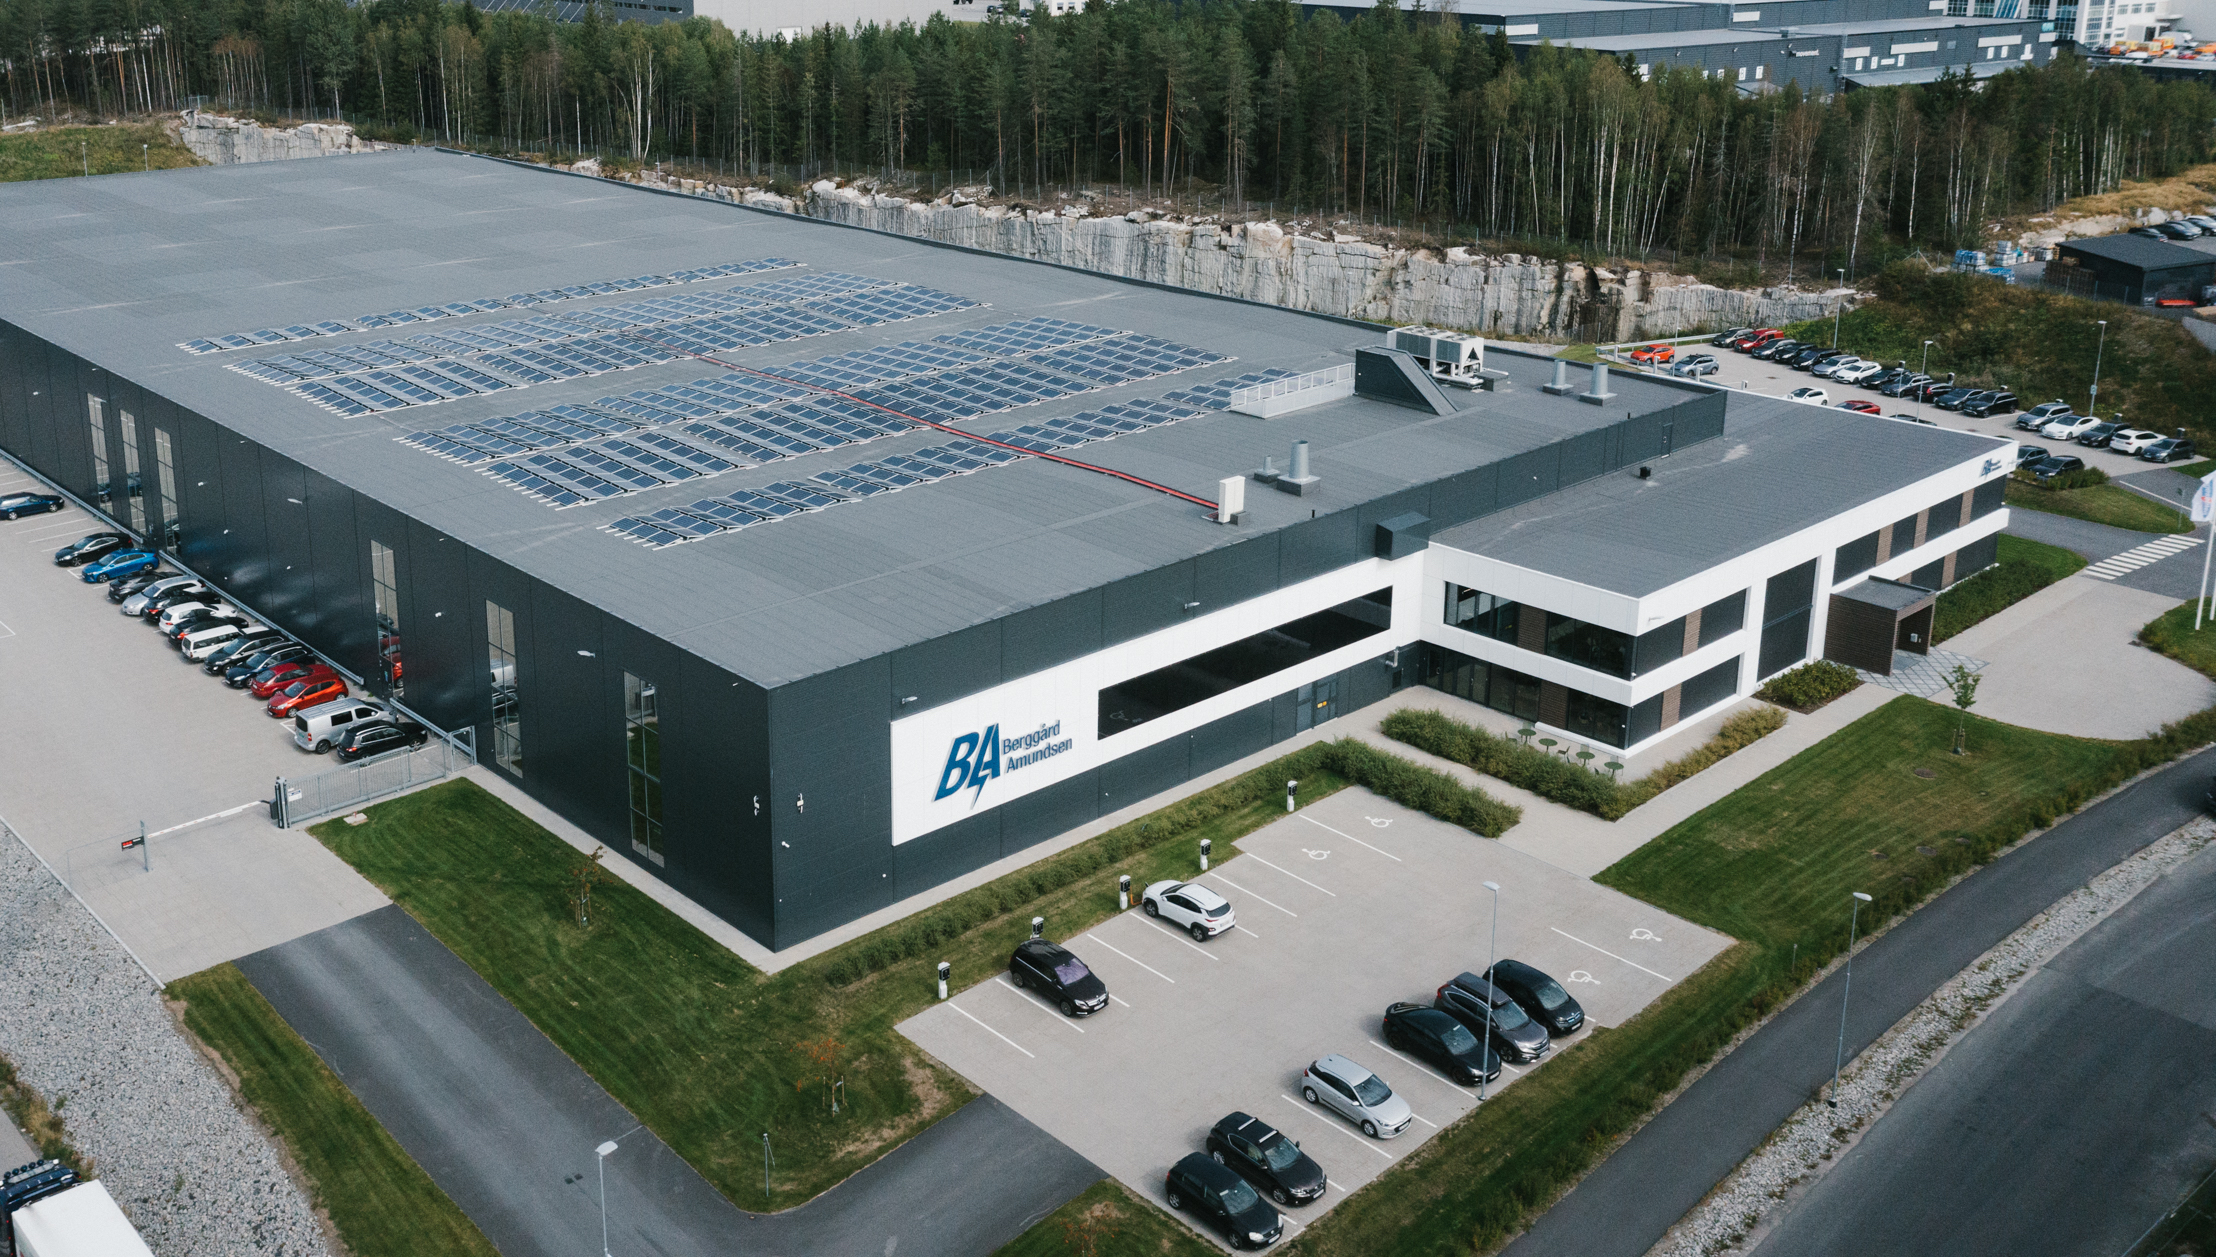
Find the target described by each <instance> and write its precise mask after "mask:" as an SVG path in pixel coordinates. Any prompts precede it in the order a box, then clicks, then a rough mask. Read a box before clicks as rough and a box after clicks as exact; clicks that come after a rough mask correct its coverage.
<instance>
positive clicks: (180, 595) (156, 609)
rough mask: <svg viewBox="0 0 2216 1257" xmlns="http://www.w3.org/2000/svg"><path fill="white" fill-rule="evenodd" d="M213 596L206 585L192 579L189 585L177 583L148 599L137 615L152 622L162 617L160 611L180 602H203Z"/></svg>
mask: <svg viewBox="0 0 2216 1257" xmlns="http://www.w3.org/2000/svg"><path fill="white" fill-rule="evenodd" d="M214 596H215V595H214V594H212V593H210V592H209V590H208V587H207V586H206V585H203V584H201V583H200V582H199V581H194V582H192V583H191V584H189V585H179V586H177V587H176V588H175V589H172V590H169V591H168V592H166V593H164V594H163V595H162V596H161V597H159V598H152V599H148V600H147V603H146V606H145V607H143V608H142V609H140V611H139V615H140V617H141V618H143V619H144V620H145V621H146V622H147V623H149V624H152V623H154V622H156V621H158V620H160V619H161V618H162V612H164V611H167V610H169V609H170V608H171V607H174V606H176V605H177V604H178V603H180V602H203V601H206V600H207V599H209V598H212V597H214ZM126 601H128V599H126Z"/></svg>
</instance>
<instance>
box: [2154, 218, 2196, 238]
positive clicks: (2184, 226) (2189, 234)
mask: <svg viewBox="0 0 2216 1257" xmlns="http://www.w3.org/2000/svg"><path fill="white" fill-rule="evenodd" d="M2154 229H2155V230H2156V231H2159V232H2161V233H2162V234H2163V235H2165V236H2168V237H2169V238H2170V239H2172V240H2198V239H2200V238H2201V229H2200V228H2198V227H2195V226H2194V225H2193V224H2191V223H2184V222H2178V221H2176V220H2175V219H2173V220H2171V221H2170V222H2166V223H2156V224H2155V225H2154Z"/></svg>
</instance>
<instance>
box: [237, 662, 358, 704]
mask: <svg viewBox="0 0 2216 1257" xmlns="http://www.w3.org/2000/svg"><path fill="white" fill-rule="evenodd" d="M337 675H338V672H337V670H335V669H334V668H332V667H331V665H330V664H327V663H319V662H317V661H316V660H313V659H295V660H293V661H292V662H290V663H281V664H278V665H276V666H275V667H272V668H270V669H268V670H267V671H266V672H264V673H263V674H262V677H261V679H259V680H257V681H255V682H254V684H252V685H250V686H248V687H247V691H248V692H249V693H251V694H252V695H253V696H254V697H256V698H268V697H269V696H270V695H272V694H275V693H276V692H277V691H279V690H281V689H283V688H285V687H286V686H288V685H290V684H292V683H293V682H295V681H323V680H328V679H330V678H332V677H336V676H337Z"/></svg>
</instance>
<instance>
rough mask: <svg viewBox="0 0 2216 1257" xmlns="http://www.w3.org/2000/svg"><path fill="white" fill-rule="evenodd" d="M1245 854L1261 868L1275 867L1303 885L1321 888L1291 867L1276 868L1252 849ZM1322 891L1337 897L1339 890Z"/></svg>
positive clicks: (1334, 897) (1321, 888)
mask: <svg viewBox="0 0 2216 1257" xmlns="http://www.w3.org/2000/svg"><path fill="white" fill-rule="evenodd" d="M1245 854H1246V857H1247V858H1248V859H1249V860H1252V861H1254V862H1255V863H1256V864H1259V865H1261V866H1262V867H1263V868H1266V869H1277V871H1278V872H1280V873H1283V874H1284V875H1285V876H1287V877H1290V878H1292V879H1293V880H1294V881H1296V882H1299V883H1300V884H1301V885H1303V886H1315V887H1316V889H1317V890H1323V887H1321V886H1316V884H1315V883H1314V882H1311V881H1309V880H1308V879H1307V878H1305V877H1302V876H1301V875H1300V874H1298V873H1295V872H1293V871H1292V870H1291V869H1278V868H1277V866H1276V865H1274V864H1272V863H1270V862H1269V861H1268V860H1265V859H1263V858H1262V857H1261V856H1258V855H1256V854H1254V853H1253V852H1252V851H1249V852H1246V853H1245ZM1323 893H1325V894H1327V895H1329V896H1331V897H1332V898H1333V899H1337V898H1338V897H1339V892H1337V891H1335V890H1323Z"/></svg>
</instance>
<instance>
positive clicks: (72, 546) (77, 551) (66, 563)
mask: <svg viewBox="0 0 2216 1257" xmlns="http://www.w3.org/2000/svg"><path fill="white" fill-rule="evenodd" d="M130 544H131V538H130V537H129V536H127V535H126V534H123V533H119V532H96V533H94V534H92V535H91V536H89V537H79V538H78V539H77V540H75V541H72V542H70V543H69V544H68V545H66V546H63V547H62V548H61V549H59V550H56V551H54V563H55V565H56V566H59V567H75V566H77V565H78V564H80V563H90V562H92V561H93V560H94V559H97V558H99V557H100V556H101V555H103V554H108V553H110V552H112V551H116V550H121V549H123V548H124V547H126V546H128V545H130Z"/></svg>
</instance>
